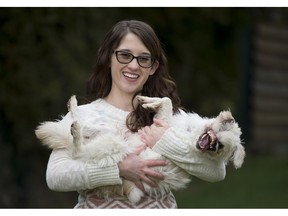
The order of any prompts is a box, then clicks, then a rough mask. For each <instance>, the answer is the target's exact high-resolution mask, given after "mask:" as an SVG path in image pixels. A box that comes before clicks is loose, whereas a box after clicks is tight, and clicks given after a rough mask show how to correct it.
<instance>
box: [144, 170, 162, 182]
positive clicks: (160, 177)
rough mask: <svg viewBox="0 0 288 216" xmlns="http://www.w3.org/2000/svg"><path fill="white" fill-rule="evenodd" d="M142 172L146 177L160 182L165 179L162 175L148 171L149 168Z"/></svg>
mask: <svg viewBox="0 0 288 216" xmlns="http://www.w3.org/2000/svg"><path fill="white" fill-rule="evenodd" d="M143 171H144V173H145V175H146V176H149V177H152V178H155V179H158V180H160V181H162V180H164V178H165V176H164V175H163V174H162V173H160V172H157V171H154V170H152V169H149V168H146V169H144V170H143Z"/></svg>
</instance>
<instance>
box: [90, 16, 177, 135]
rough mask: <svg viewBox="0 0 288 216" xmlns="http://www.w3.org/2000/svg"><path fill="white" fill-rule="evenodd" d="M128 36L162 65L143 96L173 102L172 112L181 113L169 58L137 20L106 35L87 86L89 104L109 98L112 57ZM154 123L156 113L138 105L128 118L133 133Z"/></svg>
mask: <svg viewBox="0 0 288 216" xmlns="http://www.w3.org/2000/svg"><path fill="white" fill-rule="evenodd" d="M128 32H131V33H133V34H135V35H137V36H138V37H139V39H140V40H141V41H142V42H143V44H144V45H145V46H146V47H147V49H148V50H149V51H150V53H151V55H152V56H153V57H154V58H155V59H156V60H157V61H158V62H159V66H158V68H157V70H156V72H155V73H154V74H153V75H152V76H149V78H148V80H147V82H146V83H145V84H144V86H143V89H142V91H141V95H145V96H149V97H169V98H170V99H171V100H172V104H173V112H174V113H176V112H179V107H180V98H179V96H178V94H177V92H176V85H175V82H174V81H173V79H172V78H171V76H170V75H169V72H168V65H167V58H166V56H165V53H164V51H163V49H162V47H161V44H160V41H159V39H158V37H157V36H156V34H155V32H154V30H153V29H152V28H151V27H150V26H149V25H148V24H146V23H144V22H142V21H137V20H129V21H120V22H118V23H116V24H115V25H114V26H113V27H112V29H111V30H110V31H109V32H108V33H107V34H106V36H105V38H104V41H103V43H102V45H101V46H100V48H99V49H98V53H97V59H96V64H95V66H94V68H93V73H92V75H91V76H90V78H89V80H88V83H87V98H88V100H89V101H93V100H96V99H98V98H105V97H106V96H108V94H109V92H110V90H111V86H112V77H111V71H110V61H111V55H112V52H113V50H115V49H116V48H117V47H118V46H119V43H120V41H121V39H122V38H123V37H124V36H125V35H126V34H127V33H128ZM138 93H139V92H138ZM138 93H137V94H138ZM137 94H135V95H134V97H135V96H136V95H137ZM133 99H134V98H133ZM131 103H132V101H131ZM132 105H133V103H132ZM152 123H153V113H151V112H150V111H149V110H145V109H143V108H142V106H139V105H138V106H137V107H134V111H132V112H131V113H130V114H129V115H128V117H127V120H126V125H127V127H128V128H129V129H130V130H131V131H133V132H136V131H137V130H138V129H140V128H141V127H144V126H146V125H151V124H152Z"/></svg>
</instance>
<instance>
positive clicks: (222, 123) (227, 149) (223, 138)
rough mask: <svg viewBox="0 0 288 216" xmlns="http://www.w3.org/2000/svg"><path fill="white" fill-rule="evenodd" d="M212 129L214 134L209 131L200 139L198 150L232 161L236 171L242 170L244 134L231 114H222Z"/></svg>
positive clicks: (212, 125)
mask: <svg viewBox="0 0 288 216" xmlns="http://www.w3.org/2000/svg"><path fill="white" fill-rule="evenodd" d="M210 129H211V131H213V132H210V133H209V131H208V132H207V133H205V134H203V135H202V136H201V137H200V139H199V141H198V143H197V147H198V149H201V151H202V152H205V153H206V154H209V155H211V157H214V158H215V157H221V158H223V159H224V160H225V161H227V162H228V161H232V162H233V164H234V166H235V168H236V169H238V168H240V167H241V166H242V164H243V162H244V157H245V151H244V147H243V146H242V144H241V139H240V136H241V134H242V132H241V129H240V128H239V126H238V124H237V122H235V120H234V118H233V116H232V114H231V112H230V111H223V112H221V113H220V114H219V115H218V116H217V118H216V119H215V121H213V122H212V124H211V126H210ZM214 136H215V137H214Z"/></svg>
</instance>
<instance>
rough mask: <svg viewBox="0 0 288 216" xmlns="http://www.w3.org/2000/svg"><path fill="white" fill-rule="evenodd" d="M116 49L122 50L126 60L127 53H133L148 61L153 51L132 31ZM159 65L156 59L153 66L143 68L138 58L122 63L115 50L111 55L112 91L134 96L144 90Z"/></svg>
mask: <svg viewBox="0 0 288 216" xmlns="http://www.w3.org/2000/svg"><path fill="white" fill-rule="evenodd" d="M114 51H121V52H120V53H121V54H122V56H120V57H121V58H122V59H124V60H125V58H127V54H128V55H129V54H132V55H133V56H135V57H138V56H143V57H144V58H143V59H142V60H144V61H146V58H147V57H148V58H149V57H150V56H151V53H150V52H149V50H148V49H147V48H146V47H145V45H144V44H143V43H142V41H141V40H140V39H139V38H138V37H137V36H136V35H135V34H133V33H130V32H129V33H127V34H126V36H124V37H123V39H122V40H121V41H120V44H119V46H118V47H117V48H116V49H115V50H114ZM118 57H119V56H118ZM121 58H120V60H121ZM157 67H158V62H157V61H156V62H155V63H154V64H153V65H152V67H150V68H143V67H141V66H140V65H139V64H138V62H137V59H136V58H134V59H133V60H132V61H131V62H130V63H126V64H123V63H120V62H119V61H118V60H117V58H116V54H115V52H114V53H113V54H112V57H111V76H112V88H111V92H110V93H116V94H117V95H119V94H120V95H122V96H124V95H129V96H133V95H134V94H135V93H136V92H138V91H140V90H142V88H143V85H144V84H145V83H146V81H147V79H148V77H149V76H150V75H153V74H154V73H155V71H156V69H157Z"/></svg>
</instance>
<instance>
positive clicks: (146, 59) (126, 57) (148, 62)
mask: <svg viewBox="0 0 288 216" xmlns="http://www.w3.org/2000/svg"><path fill="white" fill-rule="evenodd" d="M114 53H115V54H116V59H117V61H118V62H119V63H121V64H129V63H130V62H132V61H133V59H134V58H136V60H137V62H138V64H139V65H140V67H143V68H150V67H151V66H152V65H153V64H154V62H155V59H154V58H153V57H152V56H149V55H142V56H137V57H136V56H134V55H132V54H131V53H129V52H125V51H120V50H118V51H114Z"/></svg>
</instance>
